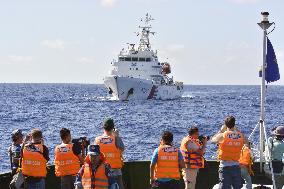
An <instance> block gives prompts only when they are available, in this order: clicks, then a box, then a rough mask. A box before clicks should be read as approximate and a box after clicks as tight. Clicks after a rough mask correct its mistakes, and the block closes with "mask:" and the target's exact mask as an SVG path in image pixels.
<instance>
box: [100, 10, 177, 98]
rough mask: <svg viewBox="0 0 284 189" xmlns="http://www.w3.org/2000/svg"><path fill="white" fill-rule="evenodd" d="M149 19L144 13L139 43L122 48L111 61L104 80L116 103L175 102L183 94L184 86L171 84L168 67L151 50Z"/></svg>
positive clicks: (171, 78) (168, 65)
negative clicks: (135, 101)
mask: <svg viewBox="0 0 284 189" xmlns="http://www.w3.org/2000/svg"><path fill="white" fill-rule="evenodd" d="M152 20H153V19H152V17H151V16H150V15H149V14H146V18H145V19H144V20H143V19H141V21H143V22H144V26H139V28H140V29H141V31H140V32H137V36H140V37H141V38H140V43H139V46H138V48H136V47H135V44H129V47H128V50H124V49H122V50H121V51H120V53H119V55H118V60H117V61H113V62H112V63H111V64H112V70H111V72H110V75H109V76H107V77H105V78H104V84H105V85H106V87H107V88H108V90H109V94H111V95H112V96H113V97H114V98H115V99H116V100H132V99H135V100H144V99H162V100H167V99H176V98H180V97H181V95H182V92H183V83H182V82H174V81H173V77H169V75H168V74H170V73H171V67H170V64H169V63H167V62H160V61H159V60H158V57H157V51H155V52H154V51H153V50H152V49H151V44H150V41H149V35H150V34H152V35H154V32H151V30H150V29H151V28H152V27H151V25H150V24H149V22H150V21H152Z"/></svg>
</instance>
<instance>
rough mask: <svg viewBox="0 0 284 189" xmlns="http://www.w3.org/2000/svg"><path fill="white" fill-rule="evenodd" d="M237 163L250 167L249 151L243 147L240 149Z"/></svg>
mask: <svg viewBox="0 0 284 189" xmlns="http://www.w3.org/2000/svg"><path fill="white" fill-rule="evenodd" d="M239 163H240V164H242V165H245V166H249V165H252V157H251V153H250V150H249V148H248V147H247V146H245V145H244V146H243V148H242V151H241V156H240V159H239Z"/></svg>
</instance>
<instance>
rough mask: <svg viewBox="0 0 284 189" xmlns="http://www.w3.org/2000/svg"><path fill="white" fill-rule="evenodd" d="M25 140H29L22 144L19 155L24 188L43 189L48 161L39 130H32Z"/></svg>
mask: <svg viewBox="0 0 284 189" xmlns="http://www.w3.org/2000/svg"><path fill="white" fill-rule="evenodd" d="M26 140H29V142H28V143H25V144H24V146H23V148H22V155H21V156H22V159H21V166H22V167H21V168H22V173H23V175H24V176H25V183H24V184H25V188H27V189H45V177H46V173H47V171H46V163H47V162H48V160H49V151H48V148H47V147H46V146H45V145H44V142H43V137H42V132H41V130H39V129H33V130H32V131H31V134H30V135H28V136H27V139H26Z"/></svg>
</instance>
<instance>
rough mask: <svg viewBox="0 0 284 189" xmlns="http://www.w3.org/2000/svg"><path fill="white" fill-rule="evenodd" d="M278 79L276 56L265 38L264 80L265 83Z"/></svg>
mask: <svg viewBox="0 0 284 189" xmlns="http://www.w3.org/2000/svg"><path fill="white" fill-rule="evenodd" d="M279 79H280V74H279V68H278V64H277V59H276V55H275V52H274V49H273V46H272V44H271V42H270V40H269V39H268V38H267V54H266V69H265V80H266V82H267V83H270V82H273V81H277V80H279Z"/></svg>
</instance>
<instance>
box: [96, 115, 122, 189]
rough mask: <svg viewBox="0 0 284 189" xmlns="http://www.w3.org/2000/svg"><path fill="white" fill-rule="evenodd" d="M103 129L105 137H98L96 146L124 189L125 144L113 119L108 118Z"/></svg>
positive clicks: (120, 187)
mask: <svg viewBox="0 0 284 189" xmlns="http://www.w3.org/2000/svg"><path fill="white" fill-rule="evenodd" d="M103 129H104V133H103V135H101V136H99V137H96V139H95V144H98V145H99V146H100V149H101V151H102V153H103V154H104V155H105V158H106V161H107V162H108V163H109V164H110V166H111V168H112V172H113V174H114V178H115V180H116V182H117V183H118V185H119V189H124V186H123V182H122V172H121V168H122V166H123V159H122V158H123V157H122V153H123V151H124V144H123V142H122V140H121V138H120V137H119V133H118V130H117V129H115V127H114V122H113V119H111V118H107V119H106V120H105V121H104V124H103Z"/></svg>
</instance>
